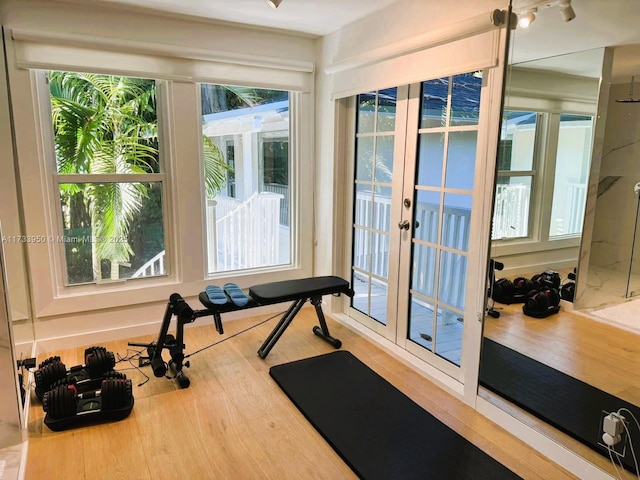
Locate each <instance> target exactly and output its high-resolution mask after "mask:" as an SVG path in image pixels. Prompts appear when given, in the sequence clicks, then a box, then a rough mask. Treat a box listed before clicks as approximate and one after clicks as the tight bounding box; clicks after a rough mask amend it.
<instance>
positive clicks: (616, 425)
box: [602, 412, 625, 447]
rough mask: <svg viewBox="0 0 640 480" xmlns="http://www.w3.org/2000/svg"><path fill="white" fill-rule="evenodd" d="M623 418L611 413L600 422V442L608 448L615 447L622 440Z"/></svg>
mask: <svg viewBox="0 0 640 480" xmlns="http://www.w3.org/2000/svg"><path fill="white" fill-rule="evenodd" d="M624 420H625V418H624V417H623V416H622V415H620V414H619V413H615V412H611V413H610V414H609V415H607V416H606V417H604V419H603V420H602V430H603V431H604V433H603V434H602V441H603V442H604V443H605V444H606V445H607V446H609V447H612V446H614V445H617V444H618V443H620V441H621V440H622V432H623V429H624V425H623V422H624Z"/></svg>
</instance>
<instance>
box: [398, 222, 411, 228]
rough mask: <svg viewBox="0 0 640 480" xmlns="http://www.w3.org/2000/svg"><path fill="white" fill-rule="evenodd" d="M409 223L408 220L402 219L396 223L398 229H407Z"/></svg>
mask: <svg viewBox="0 0 640 480" xmlns="http://www.w3.org/2000/svg"><path fill="white" fill-rule="evenodd" d="M410 225H411V224H410V223H409V220H403V221H401V222H400V223H399V224H398V228H399V229H400V230H409V226H410Z"/></svg>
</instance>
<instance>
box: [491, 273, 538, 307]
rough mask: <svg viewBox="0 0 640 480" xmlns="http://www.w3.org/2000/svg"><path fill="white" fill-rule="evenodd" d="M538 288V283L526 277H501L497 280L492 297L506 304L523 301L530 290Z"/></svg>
mask: <svg viewBox="0 0 640 480" xmlns="http://www.w3.org/2000/svg"><path fill="white" fill-rule="evenodd" d="M537 289H538V288H537V286H536V284H535V283H534V282H532V281H531V280H530V279H528V278H525V277H517V278H515V279H514V280H513V281H512V280H509V279H508V278H501V279H500V280H496V282H495V285H494V286H493V292H492V295H491V298H493V299H494V300H495V301H496V302H499V303H504V304H506V305H510V304H512V303H522V302H524V301H525V300H526V298H527V295H528V294H529V293H530V292H532V291H534V290H537Z"/></svg>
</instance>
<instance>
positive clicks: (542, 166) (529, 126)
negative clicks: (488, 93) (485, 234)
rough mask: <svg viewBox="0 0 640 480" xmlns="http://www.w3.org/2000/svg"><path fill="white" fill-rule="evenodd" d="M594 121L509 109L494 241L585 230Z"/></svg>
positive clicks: (500, 157)
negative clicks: (585, 209) (583, 225)
mask: <svg viewBox="0 0 640 480" xmlns="http://www.w3.org/2000/svg"><path fill="white" fill-rule="evenodd" d="M592 126H593V117H591V116H588V115H575V114H564V113H547V112H528V111H514V110H507V111H505V114H504V118H503V126H502V134H501V138H500V148H499V152H498V177H497V182H496V197H495V207H494V216H493V226H492V227H493V230H492V235H491V238H492V240H508V239H526V238H531V239H533V240H537V241H540V240H542V241H545V240H549V239H555V238H561V237H567V236H576V235H580V234H581V232H582V222H583V217H584V207H585V203H586V191H587V178H588V172H589V161H590V158H591V141H592V138H591V137H592Z"/></svg>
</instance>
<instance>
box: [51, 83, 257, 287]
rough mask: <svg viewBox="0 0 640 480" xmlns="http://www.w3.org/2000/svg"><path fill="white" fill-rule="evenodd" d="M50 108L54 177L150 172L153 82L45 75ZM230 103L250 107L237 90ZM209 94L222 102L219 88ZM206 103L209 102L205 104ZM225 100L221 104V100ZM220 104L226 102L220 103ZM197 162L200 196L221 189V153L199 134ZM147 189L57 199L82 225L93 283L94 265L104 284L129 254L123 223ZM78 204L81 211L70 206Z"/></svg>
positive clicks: (73, 190) (110, 189)
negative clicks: (105, 267) (88, 239)
mask: <svg viewBox="0 0 640 480" xmlns="http://www.w3.org/2000/svg"><path fill="white" fill-rule="evenodd" d="M49 87H50V92H51V110H52V118H53V125H54V134H55V150H56V163H57V171H58V173H60V174H117V175H123V174H125V175H126V174H143V173H155V172H158V171H159V168H158V148H157V145H158V123H157V115H156V85H155V81H153V80H144V79H137V78H130V77H119V76H110V75H97V74H86V73H73V72H50V76H49ZM220 90H221V91H227V92H232V94H233V99H232V100H231V101H232V102H240V103H244V104H246V105H251V104H252V103H253V100H254V97H255V95H254V93H253V92H252V91H251V90H249V89H243V88H241V87H222V88H221V89H220ZM214 93H216V94H217V95H214V96H212V98H213V97H216V98H218V99H220V98H224V96H223V95H220V91H217V92H214ZM209 101H213V100H209ZM224 101H225V102H226V100H224ZM225 105H226V103H225ZM203 163H204V170H205V189H206V191H207V196H209V197H213V196H215V195H216V194H217V193H218V192H219V191H220V190H221V189H222V187H223V186H224V183H225V181H226V172H227V171H228V170H229V167H228V165H227V164H226V163H225V161H224V156H223V154H222V152H220V150H219V149H218V148H217V147H216V145H215V144H214V143H213V142H212V141H211V139H209V138H207V137H206V136H204V135H203ZM148 188H149V186H148V185H147V184H144V183H140V182H107V183H87V184H79V183H69V184H63V185H60V194H61V196H62V198H63V200H64V201H65V203H66V204H67V205H71V206H72V208H71V209H70V210H69V213H68V217H69V218H68V219H66V220H67V221H66V223H67V224H68V225H69V226H70V227H75V226H90V227H91V233H92V238H94V239H118V240H119V241H117V242H114V241H94V242H92V262H91V263H92V265H93V279H94V280H95V279H99V278H102V272H101V270H102V266H101V264H102V260H107V261H109V263H110V265H111V275H110V277H111V278H112V279H117V278H119V265H120V264H122V263H127V262H129V260H130V258H131V256H132V255H133V254H134V253H133V250H132V248H131V246H130V244H129V242H128V241H121V240H124V239H128V233H129V226H130V225H131V223H132V220H133V219H134V217H135V216H136V215H137V214H138V213H139V212H140V209H141V206H142V203H143V200H144V199H145V198H146V197H147V196H148ZM77 205H81V206H84V208H73V206H77Z"/></svg>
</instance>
